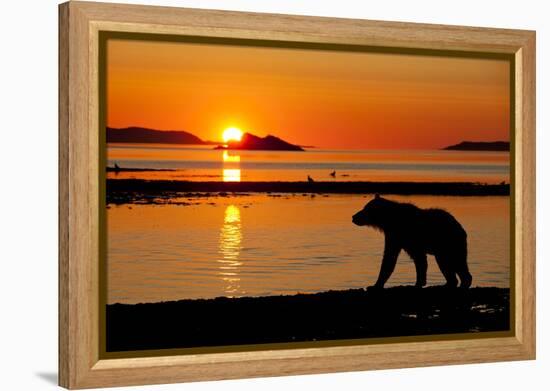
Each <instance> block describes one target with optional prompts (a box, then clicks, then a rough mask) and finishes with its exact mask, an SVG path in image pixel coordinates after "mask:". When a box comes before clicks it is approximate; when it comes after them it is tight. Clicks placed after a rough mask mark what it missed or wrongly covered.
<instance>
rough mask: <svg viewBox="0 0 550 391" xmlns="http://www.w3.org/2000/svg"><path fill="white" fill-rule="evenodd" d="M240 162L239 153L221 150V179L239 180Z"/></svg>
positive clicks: (225, 180)
mask: <svg viewBox="0 0 550 391" xmlns="http://www.w3.org/2000/svg"><path fill="white" fill-rule="evenodd" d="M240 162H241V157H240V155H234V154H232V153H231V152H228V151H223V181H224V182H240V181H241V168H240V166H239V164H240Z"/></svg>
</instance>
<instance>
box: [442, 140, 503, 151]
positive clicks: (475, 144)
mask: <svg viewBox="0 0 550 391" xmlns="http://www.w3.org/2000/svg"><path fill="white" fill-rule="evenodd" d="M443 149H444V150H447V151H509V150H510V143H509V142H508V141H462V142H461V143H458V144H455V145H450V146H448V147H445V148H443Z"/></svg>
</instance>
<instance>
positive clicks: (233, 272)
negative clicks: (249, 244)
mask: <svg viewBox="0 0 550 391" xmlns="http://www.w3.org/2000/svg"><path fill="white" fill-rule="evenodd" d="M241 242H242V232H241V211H240V210H239V208H238V207H236V206H235V205H229V206H228V207H227V208H226V209H225V216H224V220H223V226H222V228H221V231H220V243H219V245H220V247H219V252H220V255H221V258H220V259H218V262H219V263H220V266H219V269H220V271H219V273H218V274H219V275H220V276H221V279H222V281H223V282H224V283H225V293H226V295H227V296H230V297H231V296H237V295H240V294H243V293H244V292H242V291H241V285H240V281H241V278H240V277H239V268H240V266H241V265H242V262H240V261H239V254H240V252H241Z"/></svg>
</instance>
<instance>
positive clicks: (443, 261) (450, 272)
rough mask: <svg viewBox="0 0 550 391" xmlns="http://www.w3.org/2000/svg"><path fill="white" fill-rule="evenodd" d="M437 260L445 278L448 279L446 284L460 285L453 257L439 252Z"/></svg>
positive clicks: (451, 286) (453, 286) (452, 286)
mask: <svg viewBox="0 0 550 391" xmlns="http://www.w3.org/2000/svg"><path fill="white" fill-rule="evenodd" d="M435 260H436V261H437V265H438V266H439V269H440V270H441V273H443V276H444V277H445V280H447V283H446V284H445V286H447V287H450V288H455V287H456V286H457V285H458V280H457V278H456V275H455V270H454V267H453V261H452V257H450V256H448V255H442V254H439V255H436V256H435Z"/></svg>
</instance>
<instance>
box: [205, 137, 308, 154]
mask: <svg viewBox="0 0 550 391" xmlns="http://www.w3.org/2000/svg"><path fill="white" fill-rule="evenodd" d="M215 149H238V150H249V151H303V150H304V149H303V148H302V147H300V146H299V145H294V144H291V143H289V142H286V141H284V140H282V139H280V138H279V137H275V136H270V135H269V136H266V137H258V136H255V135H253V134H251V133H244V134H243V136H242V138H241V140H240V141H230V142H229V143H228V144H227V146H225V145H218V146H217V147H216V148H215Z"/></svg>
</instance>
